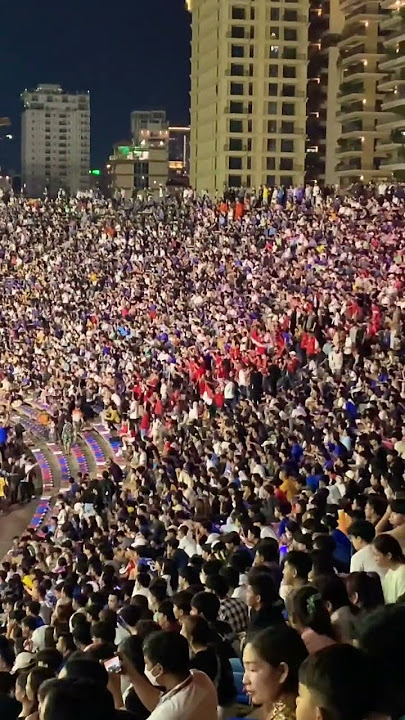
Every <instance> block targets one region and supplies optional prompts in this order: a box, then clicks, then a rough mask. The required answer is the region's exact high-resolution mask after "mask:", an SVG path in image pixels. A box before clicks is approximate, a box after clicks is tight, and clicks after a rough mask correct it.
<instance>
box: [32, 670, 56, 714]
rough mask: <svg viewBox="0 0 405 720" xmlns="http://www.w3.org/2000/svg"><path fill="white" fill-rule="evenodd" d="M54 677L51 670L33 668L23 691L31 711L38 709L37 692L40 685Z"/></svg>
mask: <svg viewBox="0 0 405 720" xmlns="http://www.w3.org/2000/svg"><path fill="white" fill-rule="evenodd" d="M54 677H55V673H54V672H53V671H52V670H50V669H49V668H43V667H35V668H33V670H31V672H30V673H29V675H28V678H27V684H26V688H25V689H26V694H27V698H28V700H29V702H30V703H31V707H32V711H34V710H36V709H37V708H38V690H39V688H40V687H41V685H42V683H43V682H45V680H50V679H51V678H54ZM32 711H31V712H32Z"/></svg>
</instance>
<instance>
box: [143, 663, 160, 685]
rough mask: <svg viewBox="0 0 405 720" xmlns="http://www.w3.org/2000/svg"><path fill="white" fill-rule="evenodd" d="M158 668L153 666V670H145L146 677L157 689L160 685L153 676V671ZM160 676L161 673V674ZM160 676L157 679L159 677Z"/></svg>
mask: <svg viewBox="0 0 405 720" xmlns="http://www.w3.org/2000/svg"><path fill="white" fill-rule="evenodd" d="M155 667H156V665H154V666H153V668H152V670H148V669H147V668H145V677H146V678H147V679H148V680H149V682H150V684H151V685H154V686H155V687H159V683H158V681H157V678H156V677H155V676H154V674H153V670H154V668H155ZM159 675H160V673H159ZM159 675H158V676H157V677H159Z"/></svg>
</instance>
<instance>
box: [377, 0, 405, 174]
mask: <svg viewBox="0 0 405 720" xmlns="http://www.w3.org/2000/svg"><path fill="white" fill-rule="evenodd" d="M382 10H383V11H385V12H386V15H385V17H384V18H382V20H381V23H380V26H381V29H382V30H384V31H385V32H386V37H385V38H384V48H385V57H384V58H383V60H382V61H381V62H380V64H379V70H380V71H381V73H382V77H381V79H380V82H379V86H378V89H379V91H381V92H382V93H384V100H383V104H382V109H383V110H385V111H386V112H387V113H388V114H389V115H387V116H386V117H385V118H383V120H382V122H381V123H380V124H379V126H378V130H379V132H380V133H381V134H382V135H383V138H384V139H383V140H380V143H379V151H380V152H381V153H385V154H386V158H385V159H384V160H383V161H382V163H381V167H382V168H383V169H384V170H385V172H386V173H387V176H388V179H396V180H401V181H405V0H385V1H383V2H382Z"/></svg>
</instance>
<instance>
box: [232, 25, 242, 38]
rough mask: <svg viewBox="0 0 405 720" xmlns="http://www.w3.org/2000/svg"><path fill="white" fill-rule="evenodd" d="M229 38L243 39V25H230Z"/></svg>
mask: <svg viewBox="0 0 405 720" xmlns="http://www.w3.org/2000/svg"><path fill="white" fill-rule="evenodd" d="M231 37H233V38H244V37H245V28H244V27H243V25H232V27H231Z"/></svg>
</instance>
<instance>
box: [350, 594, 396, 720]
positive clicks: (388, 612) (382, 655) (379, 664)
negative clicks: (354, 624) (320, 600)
mask: <svg viewBox="0 0 405 720" xmlns="http://www.w3.org/2000/svg"><path fill="white" fill-rule="evenodd" d="M358 643H359V647H360V648H361V649H362V650H364V652H365V653H366V654H367V655H368V656H369V658H370V660H371V662H372V664H373V666H374V667H375V668H376V671H377V673H378V676H379V677H380V678H381V679H382V682H383V685H384V697H385V698H386V699H387V708H386V714H387V715H389V716H391V717H392V718H393V720H398V719H399V718H400V717H402V716H404V715H405V683H404V668H403V662H401V657H403V653H404V647H405V604H401V603H397V604H395V605H386V606H384V607H381V608H378V609H377V610H374V611H373V612H371V613H367V614H366V615H365V616H364V619H363V620H362V621H361V623H360V625H359V629H358Z"/></svg>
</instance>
